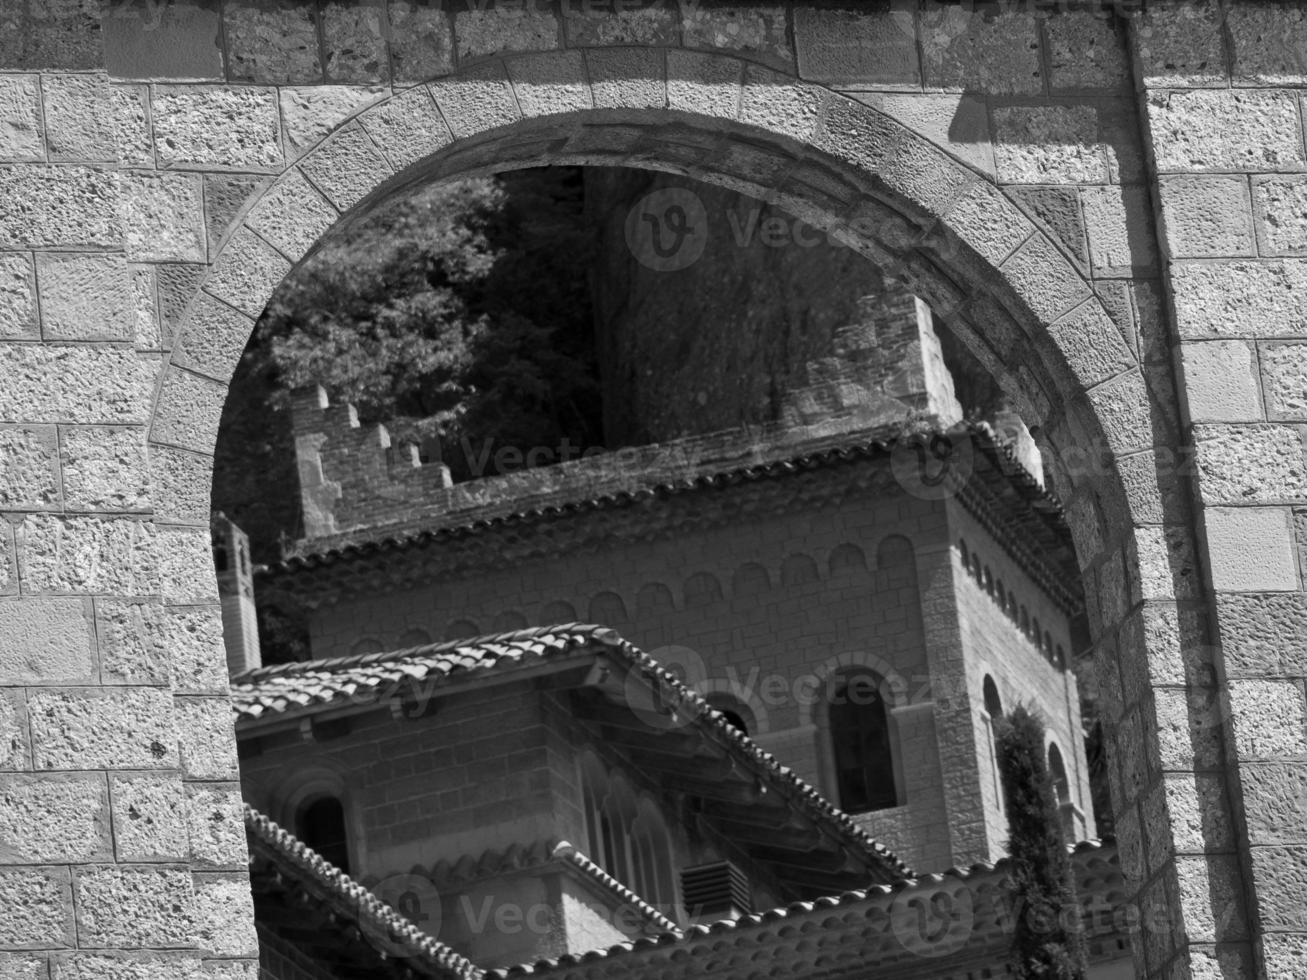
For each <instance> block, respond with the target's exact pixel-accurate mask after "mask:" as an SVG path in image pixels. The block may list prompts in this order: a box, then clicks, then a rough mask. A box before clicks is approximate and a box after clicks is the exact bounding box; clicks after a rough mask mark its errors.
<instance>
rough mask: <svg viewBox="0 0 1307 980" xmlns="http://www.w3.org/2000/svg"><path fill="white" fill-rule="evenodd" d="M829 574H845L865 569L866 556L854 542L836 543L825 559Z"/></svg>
mask: <svg viewBox="0 0 1307 980" xmlns="http://www.w3.org/2000/svg"><path fill="white" fill-rule="evenodd" d="M826 564H827V567H828V568H829V569H830V573H831V575H846V574H850V573H852V572H865V571H866V570H867V556H866V554H865V553H863V550H862V549H861V548H859V547H858V546H857V545H856V544H842V545H838V546H837V547H836V548H835V549H834V550H832V551H831V553H830V558H828V559H827V560H826Z"/></svg>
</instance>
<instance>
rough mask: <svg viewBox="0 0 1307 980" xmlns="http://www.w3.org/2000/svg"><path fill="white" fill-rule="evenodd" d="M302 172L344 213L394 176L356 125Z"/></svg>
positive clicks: (302, 166)
mask: <svg viewBox="0 0 1307 980" xmlns="http://www.w3.org/2000/svg"><path fill="white" fill-rule="evenodd" d="M300 170H301V171H303V173H304V175H305V176H306V177H308V178H309V180H311V181H313V183H314V184H315V185H316V186H317V187H318V189H319V190H321V191H322V193H323V194H325V195H326V197H327V199H328V200H329V201H330V202H331V203H332V204H334V205H335V206H336V208H337V209H338V210H340V211H342V212H343V211H348V210H349V209H350V208H352V207H353V206H354V205H355V204H357V203H358V202H359V201H361V200H362V199H363V198H364V197H366V196H367V195H368V194H370V193H372V191H373V190H374V189H376V187H377V186H378V185H379V184H381V183H382V182H383V181H385V180H386V179H387V178H388V177H389V176H390V175H391V174H392V173H393V172H394V171H393V169H392V168H391V166H390V164H389V163H388V162H387V161H386V159H385V157H383V156H382V155H381V153H380V151H379V150H378V149H377V148H376V146H374V145H373V143H372V140H371V139H369V138H368V134H367V133H366V132H364V131H363V130H362V129H361V128H359V127H358V126H357V125H355V124H350V125H349V126H347V127H346V128H345V129H342V130H340V131H339V132H337V133H336V134H334V135H333V136H331V137H330V138H329V139H328V140H327V141H326V142H325V143H323V144H322V145H321V146H319V147H318V149H317V150H316V151H314V152H313V153H311V154H310V155H309V156H307V157H305V158H304V160H303V162H302V163H301V164H300ZM228 247H230V246H228Z"/></svg>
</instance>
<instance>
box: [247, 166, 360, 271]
mask: <svg viewBox="0 0 1307 980" xmlns="http://www.w3.org/2000/svg"><path fill="white" fill-rule="evenodd" d="M337 217H339V214H338V212H337V211H336V209H335V208H333V207H332V206H331V205H330V204H329V203H327V200H326V198H324V197H323V196H322V195H321V194H320V193H319V192H318V191H317V189H316V188H314V187H313V186H312V185H311V184H310V183H309V182H308V181H307V180H305V179H304V175H303V174H301V173H300V172H299V171H298V170H295V169H291V170H288V171H287V172H286V173H285V174H283V175H282V176H281V177H280V178H279V179H278V181H277V182H276V183H275V184H274V185H273V186H272V187H271V188H270V189H269V190H268V192H267V193H266V194H264V195H263V197H262V198H261V199H260V200H259V203H258V204H256V205H255V206H254V209H253V210H252V211H250V213H249V215H248V216H247V217H246V219H245V221H246V224H248V225H249V226H250V227H251V228H253V229H254V230H255V231H256V232H258V233H259V235H260V237H262V238H263V239H265V240H266V241H268V242H270V243H271V244H272V245H273V246H275V247H276V248H277V249H278V250H279V251H280V252H281V253H282V254H283V255H285V256H287V257H288V258H290V259H292V260H295V259H298V258H299V257H300V256H301V255H303V254H304V253H305V252H307V251H308V250H309V248H311V247H312V245H313V243H314V242H316V241H317V240H318V239H319V238H321V237H322V236H323V234H325V233H326V231H327V229H328V228H330V227H331V226H332V224H334V223H335V221H336V218H337Z"/></svg>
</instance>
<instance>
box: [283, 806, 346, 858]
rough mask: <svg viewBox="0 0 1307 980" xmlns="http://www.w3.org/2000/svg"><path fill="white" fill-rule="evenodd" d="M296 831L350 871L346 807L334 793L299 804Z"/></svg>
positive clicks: (301, 837) (324, 855) (314, 848)
mask: <svg viewBox="0 0 1307 980" xmlns="http://www.w3.org/2000/svg"><path fill="white" fill-rule="evenodd" d="M295 833H296V836H297V837H299V839H300V840H301V841H303V842H304V843H305V845H306V846H308V847H310V848H312V849H313V850H315V851H317V852H318V853H319V854H321V855H322V856H323V857H324V858H325V859H326V860H328V861H330V862H331V863H332V864H333V865H335V866H336V867H337V868H339V869H340V870H341V871H343V872H344V873H345V874H349V835H348V834H347V833H346V830H345V807H344V806H343V805H342V804H341V802H340V800H339V799H338V798H337V797H335V796H319V797H316V798H314V799H312V800H309V801H308V802H306V803H305V804H304V805H303V806H301V807H300V809H299V813H298V814H297V816H296V819H295Z"/></svg>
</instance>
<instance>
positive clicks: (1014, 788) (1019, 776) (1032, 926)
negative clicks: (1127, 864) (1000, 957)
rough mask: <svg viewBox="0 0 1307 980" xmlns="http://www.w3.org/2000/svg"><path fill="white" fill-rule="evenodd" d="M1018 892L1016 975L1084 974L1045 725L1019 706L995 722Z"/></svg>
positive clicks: (1068, 977) (1049, 978) (1045, 978)
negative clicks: (1048, 762)
mask: <svg viewBox="0 0 1307 980" xmlns="http://www.w3.org/2000/svg"><path fill="white" fill-rule="evenodd" d="M997 736H998V759H999V770H1000V772H1001V774H1002V781H1003V796H1004V800H1005V801H1006V803H1007V814H1008V827H1009V831H1010V834H1011V837H1010V840H1009V842H1008V849H1009V852H1010V858H1009V866H1010V868H1011V871H1010V873H1009V876H1010V879H1011V880H1010V884H1011V887H1012V889H1013V891H1014V892H1015V900H1016V907H1017V909H1018V915H1017V917H1016V932H1015V936H1014V938H1013V952H1014V954H1015V959H1016V976H1017V977H1018V978H1022V980H1035V978H1038V980H1084V977H1085V973H1086V970H1087V966H1086V958H1085V942H1084V935H1083V932H1082V929H1081V925H1080V913H1079V906H1078V904H1077V902H1076V895H1075V887H1074V885H1073V883H1072V876H1071V860H1070V857H1069V855H1068V854H1067V849H1066V843H1065V841H1064V840H1063V837H1062V827H1061V822H1060V821H1059V819H1058V812H1057V796H1056V793H1055V791H1054V788H1053V781H1052V779H1051V777H1050V775H1049V771H1048V765H1047V762H1046V759H1045V755H1044V725H1043V723H1042V722H1041V721H1040V720H1039V718H1037V717H1036V716H1035V715H1034V714H1032V713H1031V712H1030V711H1029V710H1028V709H1027V708H1026V707H1024V706H1021V705H1019V706H1018V707H1017V708H1015V709H1014V710H1013V711H1012V712H1011V713H1010V714H1008V715H1007V716H1006V717H1004V718H1003V719H1001V720H1000V721H999V722H998V725H997Z"/></svg>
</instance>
